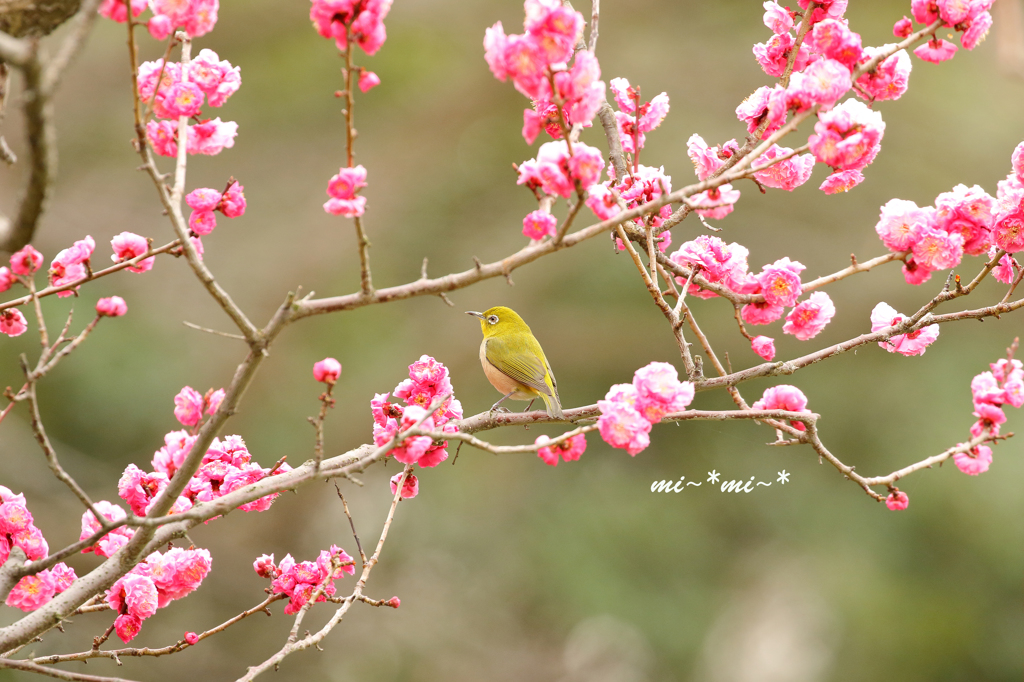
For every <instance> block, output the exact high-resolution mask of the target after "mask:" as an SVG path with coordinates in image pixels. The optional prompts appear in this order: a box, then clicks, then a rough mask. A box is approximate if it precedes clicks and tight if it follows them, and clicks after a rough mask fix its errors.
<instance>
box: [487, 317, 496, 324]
mask: <svg viewBox="0 0 1024 682" xmlns="http://www.w3.org/2000/svg"><path fill="white" fill-rule="evenodd" d="M487 321H488V322H490V323H491V324H498V316H497V315H491V316H490V317H488V318H487Z"/></svg>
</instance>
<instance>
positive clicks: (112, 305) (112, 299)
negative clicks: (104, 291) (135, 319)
mask: <svg viewBox="0 0 1024 682" xmlns="http://www.w3.org/2000/svg"><path fill="white" fill-rule="evenodd" d="M127 312H128V304H127V303H125V302H124V299H123V298H121V297H120V296H109V297H107V298H101V299H100V300H99V301H97V302H96V314H97V315H99V316H100V317H120V316H121V315H124V314H125V313H127Z"/></svg>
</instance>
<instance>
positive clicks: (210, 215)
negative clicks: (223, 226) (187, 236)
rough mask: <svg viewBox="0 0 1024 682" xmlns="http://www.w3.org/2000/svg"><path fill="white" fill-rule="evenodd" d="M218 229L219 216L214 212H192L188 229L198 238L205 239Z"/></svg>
mask: <svg viewBox="0 0 1024 682" xmlns="http://www.w3.org/2000/svg"><path fill="white" fill-rule="evenodd" d="M216 227H217V214H215V213H214V212H213V211H192V215H190V216H189V217H188V228H189V229H190V230H192V233H193V234H195V235H196V236H198V237H205V236H206V235H208V234H210V233H211V232H213V230H214V228H216Z"/></svg>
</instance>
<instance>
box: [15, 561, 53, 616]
mask: <svg viewBox="0 0 1024 682" xmlns="http://www.w3.org/2000/svg"><path fill="white" fill-rule="evenodd" d="M56 593H57V580H56V578H55V577H54V576H53V575H52V574H51V573H50V571H48V570H44V571H40V572H39V573H36V574H35V575H27V576H25V577H24V578H22V579H21V580H19V581H18V582H17V584H15V586H14V588H13V589H12V590H11V591H10V592H9V593H8V594H7V600H6V601H5V603H6V604H7V605H8V606H13V607H14V608H16V609H21V610H22V611H35V610H36V609H38V608H39V607H41V606H43V605H44V604H46V603H47V602H48V601H50V600H51V599H53V595H55V594H56Z"/></svg>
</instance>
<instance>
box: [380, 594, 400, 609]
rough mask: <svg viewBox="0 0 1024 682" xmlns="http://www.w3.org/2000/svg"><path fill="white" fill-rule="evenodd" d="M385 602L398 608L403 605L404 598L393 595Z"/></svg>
mask: <svg viewBox="0 0 1024 682" xmlns="http://www.w3.org/2000/svg"><path fill="white" fill-rule="evenodd" d="M384 604H385V605H386V606H390V607H391V608H393V609H397V608H398V607H399V606H401V605H402V600H401V599H399V598H398V597H392V598H391V599H388V600H387V601H386V602H384Z"/></svg>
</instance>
